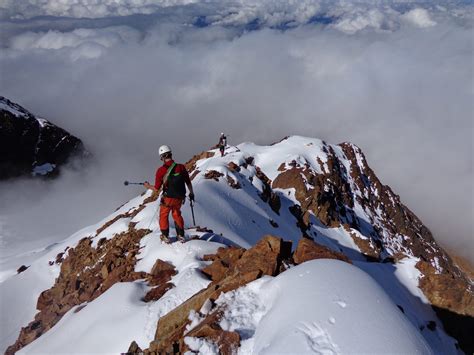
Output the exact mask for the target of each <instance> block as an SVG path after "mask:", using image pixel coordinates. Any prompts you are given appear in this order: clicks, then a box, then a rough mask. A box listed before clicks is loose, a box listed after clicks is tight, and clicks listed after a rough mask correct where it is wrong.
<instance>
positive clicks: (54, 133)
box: [0, 96, 89, 179]
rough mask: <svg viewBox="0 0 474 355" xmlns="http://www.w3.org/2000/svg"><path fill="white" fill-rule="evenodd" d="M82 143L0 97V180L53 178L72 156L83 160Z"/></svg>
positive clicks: (84, 153) (62, 130) (85, 152)
mask: <svg viewBox="0 0 474 355" xmlns="http://www.w3.org/2000/svg"><path fill="white" fill-rule="evenodd" d="M88 154H89V153H87V151H86V150H85V149H84V146H83V144H82V142H81V140H80V139H79V138H77V137H75V136H73V135H71V134H70V133H68V132H67V131H65V130H64V129H62V128H60V127H58V126H56V125H54V124H52V123H51V122H49V121H47V120H45V119H43V118H39V117H36V116H35V115H33V114H32V113H30V112H29V111H27V110H26V109H24V108H23V107H21V106H20V105H18V104H15V103H13V102H11V101H10V100H8V99H6V98H4V97H2V96H0V179H7V178H12V177H16V176H20V175H41V176H54V175H56V174H58V172H59V168H60V166H61V165H63V164H65V163H66V162H68V160H69V159H70V158H72V157H82V158H84V157H86V156H88Z"/></svg>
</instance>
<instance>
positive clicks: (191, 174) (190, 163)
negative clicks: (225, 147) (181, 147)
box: [184, 151, 214, 180]
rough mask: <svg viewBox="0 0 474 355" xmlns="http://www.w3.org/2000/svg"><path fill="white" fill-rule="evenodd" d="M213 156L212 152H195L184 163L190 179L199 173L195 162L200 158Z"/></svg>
mask: <svg viewBox="0 0 474 355" xmlns="http://www.w3.org/2000/svg"><path fill="white" fill-rule="evenodd" d="M213 156H214V152H209V151H206V152H202V153H200V154H196V155H195V156H193V157H192V158H191V159H190V160H189V161H188V162H187V163H186V164H184V166H185V167H186V170H187V171H188V172H189V177H190V178H191V180H193V179H194V178H195V177H196V176H197V175H198V174H199V170H198V169H196V163H197V162H198V161H199V160H201V159H207V158H211V157H213Z"/></svg>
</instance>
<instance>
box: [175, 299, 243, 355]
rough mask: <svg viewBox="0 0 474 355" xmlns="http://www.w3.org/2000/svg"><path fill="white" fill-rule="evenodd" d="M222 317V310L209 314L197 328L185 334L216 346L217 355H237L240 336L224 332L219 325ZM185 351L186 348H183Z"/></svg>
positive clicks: (235, 333)
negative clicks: (203, 339) (208, 341)
mask: <svg viewBox="0 0 474 355" xmlns="http://www.w3.org/2000/svg"><path fill="white" fill-rule="evenodd" d="M222 315H223V310H222V309H219V308H218V309H216V310H215V311H213V312H212V313H211V314H209V315H208V316H207V317H206V318H205V319H204V320H203V321H202V322H201V323H200V324H199V325H198V326H196V327H195V328H193V329H192V330H191V331H189V332H188V333H186V335H185V336H187V337H196V338H206V340H210V341H211V342H213V343H214V344H216V345H217V348H218V349H219V354H222V355H232V354H236V353H237V349H238V348H239V346H240V335H239V333H237V332H235V331H234V332H229V331H225V330H223V329H222V328H221V326H220V325H219V322H220V320H221V317H222ZM183 350H185V351H187V350H188V349H187V347H186V346H184V349H183Z"/></svg>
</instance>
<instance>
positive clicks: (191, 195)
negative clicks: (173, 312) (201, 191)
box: [183, 166, 194, 201]
mask: <svg viewBox="0 0 474 355" xmlns="http://www.w3.org/2000/svg"><path fill="white" fill-rule="evenodd" d="M183 177H184V183H185V184H186V186H187V187H188V191H189V199H190V200H191V201H194V190H193V184H192V183H191V179H190V178H189V173H188V171H187V170H186V168H185V167H184V166H183Z"/></svg>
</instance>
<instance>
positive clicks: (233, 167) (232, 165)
mask: <svg viewBox="0 0 474 355" xmlns="http://www.w3.org/2000/svg"><path fill="white" fill-rule="evenodd" d="M227 167H228V168H229V170H230V171H233V172H239V171H240V166H238V165H237V164H235V163H234V162H233V161H231V162H230V163H229V164H227Z"/></svg>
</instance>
